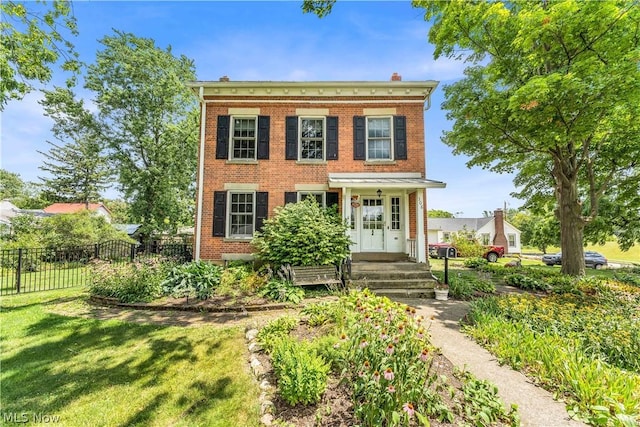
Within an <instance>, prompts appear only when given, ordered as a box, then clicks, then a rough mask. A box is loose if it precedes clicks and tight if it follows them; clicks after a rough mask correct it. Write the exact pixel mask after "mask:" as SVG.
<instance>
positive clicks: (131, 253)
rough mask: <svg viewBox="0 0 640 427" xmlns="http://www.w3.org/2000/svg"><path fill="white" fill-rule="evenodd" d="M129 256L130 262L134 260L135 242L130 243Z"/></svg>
mask: <svg viewBox="0 0 640 427" xmlns="http://www.w3.org/2000/svg"><path fill="white" fill-rule="evenodd" d="M129 256H130V257H131V262H133V261H135V259H136V244H135V243H132V244H131V252H130V254H129Z"/></svg>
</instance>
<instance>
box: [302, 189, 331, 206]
mask: <svg viewBox="0 0 640 427" xmlns="http://www.w3.org/2000/svg"><path fill="white" fill-rule="evenodd" d="M325 194H326V193H325V192H324V191H313V192H302V191H299V192H298V201H300V202H301V201H303V200H306V199H313V200H315V201H316V202H317V203H318V205H320V206H322V207H326V201H325Z"/></svg>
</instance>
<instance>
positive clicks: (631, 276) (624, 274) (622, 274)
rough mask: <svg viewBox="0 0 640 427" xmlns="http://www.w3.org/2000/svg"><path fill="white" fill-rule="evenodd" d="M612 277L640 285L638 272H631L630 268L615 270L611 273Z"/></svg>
mask: <svg viewBox="0 0 640 427" xmlns="http://www.w3.org/2000/svg"><path fill="white" fill-rule="evenodd" d="M613 277H614V278H615V279H616V280H618V281H620V282H622V283H626V284H627V285H633V286H638V287H640V272H637V273H633V272H632V271H631V269H627V270H623V271H617V272H615V273H614V274H613Z"/></svg>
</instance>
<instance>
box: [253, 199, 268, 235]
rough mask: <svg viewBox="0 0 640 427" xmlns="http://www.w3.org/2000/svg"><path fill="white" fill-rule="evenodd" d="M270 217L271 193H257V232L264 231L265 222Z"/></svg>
mask: <svg viewBox="0 0 640 427" xmlns="http://www.w3.org/2000/svg"><path fill="white" fill-rule="evenodd" d="M268 215H269V193H267V192H266V191H258V192H256V231H260V230H262V225H263V224H264V220H265V219H267V216H268Z"/></svg>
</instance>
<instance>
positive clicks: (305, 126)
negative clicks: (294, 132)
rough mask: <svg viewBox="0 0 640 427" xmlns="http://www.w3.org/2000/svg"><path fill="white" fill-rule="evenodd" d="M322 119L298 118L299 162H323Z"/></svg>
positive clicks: (323, 134) (323, 138)
mask: <svg viewBox="0 0 640 427" xmlns="http://www.w3.org/2000/svg"><path fill="white" fill-rule="evenodd" d="M324 146H325V131H324V117H322V118H305V117H302V118H300V144H299V147H300V153H299V159H300V160H324V151H325V149H324Z"/></svg>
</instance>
